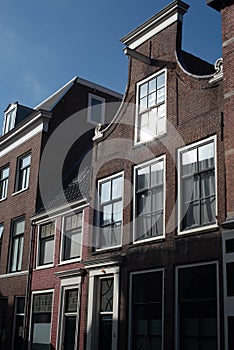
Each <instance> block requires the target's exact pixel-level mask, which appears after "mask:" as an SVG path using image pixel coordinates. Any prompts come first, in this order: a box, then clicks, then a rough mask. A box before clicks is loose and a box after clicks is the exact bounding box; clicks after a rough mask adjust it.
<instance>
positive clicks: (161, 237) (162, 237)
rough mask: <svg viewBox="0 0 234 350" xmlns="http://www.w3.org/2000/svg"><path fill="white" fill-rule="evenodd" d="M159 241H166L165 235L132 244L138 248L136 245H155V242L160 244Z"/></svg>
mask: <svg viewBox="0 0 234 350" xmlns="http://www.w3.org/2000/svg"><path fill="white" fill-rule="evenodd" d="M158 241H165V235H161V236H157V237H152V238H145V239H141V240H139V241H133V242H132V244H133V246H136V245H142V244H147V243H153V242H158Z"/></svg>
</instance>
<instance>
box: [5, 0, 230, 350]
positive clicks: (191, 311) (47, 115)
mask: <svg viewBox="0 0 234 350" xmlns="http://www.w3.org/2000/svg"><path fill="white" fill-rule="evenodd" d="M207 4H208V5H209V6H211V7H212V8H213V9H215V10H217V11H220V12H221V15H222V26H223V27H222V35H223V57H222V59H219V60H217V62H216V63H215V66H214V67H213V66H212V65H211V64H209V63H207V62H205V61H203V60H201V59H200V58H198V57H195V56H193V55H191V54H190V53H188V52H185V51H184V50H182V29H183V28H182V26H183V16H184V15H185V14H186V12H187V11H188V9H189V6H188V5H187V4H186V3H184V2H183V1H181V0H175V1H173V2H172V3H170V4H169V5H168V6H167V7H165V8H164V9H162V10H161V11H160V12H159V13H157V14H155V15H154V16H153V17H151V18H150V19H149V20H147V21H146V22H145V23H143V24H142V25H140V26H139V27H138V28H136V29H134V30H133V31H132V32H130V33H129V34H127V35H126V36H125V37H124V38H123V39H122V40H121V41H122V43H123V44H124V46H125V49H124V53H125V54H126V55H127V56H128V64H129V68H128V82H127V88H126V92H125V95H124V98H123V101H122V103H121V106H120V107H119V106H118V103H117V104H116V102H119V101H120V96H119V95H118V94H116V93H113V92H111V91H110V90H107V89H103V88H102V87H98V86H95V87H94V85H93V84H92V83H89V82H85V81H83V80H82V81H81V80H79V78H75V79H74V80H72V81H71V82H69V83H68V84H67V85H66V86H65V87H63V88H62V89H60V90H59V91H58V92H57V93H56V94H54V95H52V96H51V97H50V98H49V99H48V100H46V101H44V102H43V103H42V104H40V105H39V106H37V108H36V109H35V110H34V111H31V112H30V111H27V110H25V113H26V112H30V113H31V114H30V113H29V117H27V118H28V119H27V118H26V119H24V120H23V121H22V120H20V119H19V124H18V126H16V127H15V128H13V129H12V130H11V119H9V120H8V121H7V122H6V123H5V126H4V128H5V129H6V130H7V129H8V131H9V133H6V135H4V136H2V138H1V140H0V142H1V144H0V147H1V148H0V152H3V153H1V155H3V156H2V157H1V168H0V170H1V178H0V180H1V183H2V184H3V185H4V186H3V185H2V187H0V188H1V194H2V195H3V197H1V199H2V200H1V201H0V237H1V232H3V227H4V233H3V235H2V250H1V251H2V254H1V264H0V268H1V270H0V271H1V275H0V282H1V283H0V303H1V308H0V310H2V311H0V331H1V333H0V340H1V343H0V349H4V350H5V349H10V348H12V349H20V346H21V343H20V340H23V338H24V339H25V340H26V341H25V342H24V344H23V342H22V348H23V346H24V347H25V348H26V347H28V348H29V349H35V350H37V349H43V350H45V349H57V350H60V349H63V350H66V349H69V350H71V349H74V350H75V349H79V350H110V349H112V350H117V349H128V350H130V349H132V350H139V349H144V350H149V349H166V350H172V349H176V350H190V349H196V350H201V349H204V348H207V349H216V350H221V349H225V350H231V349H232V348H233V346H234V337H233V332H232V328H233V325H234V308H233V297H234V284H233V282H232V280H233V278H232V276H233V269H234V244H233V242H234V241H233V229H234V224H233V218H234V197H233V192H232V182H233V174H234V172H233V164H234V163H233V159H232V158H233V137H232V130H233V120H232V117H233V112H234V111H233V98H234V97H233V96H234V93H233V91H234V89H233V73H232V72H233V67H232V66H233V63H232V61H233V60H232V58H233V45H234V41H233V31H234V27H233V18H234V16H233V11H234V2H233V0H227V1H224V0H207ZM204 6H205V4H204ZM211 11H213V10H212V9H211ZM78 96H79V97H80V98H78ZM103 102H106V104H105V112H106V116H108V117H109V119H108V120H106V119H103V118H102V116H103V112H104V109H102V108H101V109H100V106H102V107H103V105H104V104H103ZM90 103H91V104H90ZM97 105H98V106H99V107H98V109H97V110H96V111H97V114H96V113H94V114H93V113H92V110H91V109H88V110H86V111H85V112H82V111H83V110H84V108H86V107H87V106H93V107H94V106H97ZM11 108H13V107H12V106H9V108H8V110H7V111H11ZM93 110H95V108H94V109H93ZM113 116H114V118H113ZM29 121H32V122H31V124H30V123H29ZM66 121H68V123H66ZM87 122H88V123H87ZM90 122H93V124H91V125H94V124H96V125H97V123H100V124H105V125H102V126H101V125H100V124H99V125H97V126H96V129H95V134H94V129H93V127H90V126H89V123H90ZM27 123H29V125H28V124H27ZM33 123H35V128H37V130H39V129H38V128H39V125H40V127H41V129H40V131H39V132H38V133H37V134H34V133H33V132H32V130H34V129H33V126H34V124H33ZM17 128H18V129H17ZM20 128H22V129H20ZM27 128H31V129H29V130H28V129H27ZM17 130H19V132H17ZM21 130H22V131H21ZM27 130H28V134H29V135H31V137H30V138H28V139H27V140H26V141H24V142H21V143H22V144H19V141H16V140H15V138H17V137H19V136H18V135H22V134H21V132H22V133H23V135H25V134H27V133H26V131H27ZM43 130H44V131H43ZM30 132H31V133H30ZM93 135H94V136H93ZM19 139H21V140H22V137H19ZM23 140H24V139H23ZM61 140H62V142H61ZM11 145H15V146H14V147H13V146H11ZM5 150H8V153H6V151H5ZM29 151H30V152H31V153H30V154H31V158H30V160H31V168H30V180H29V184H28V187H27V188H29V189H28V190H27V191H24V190H26V188H24V189H22V193H21V191H16V193H13V192H14V191H15V190H14V189H13V188H14V186H15V185H14V181H15V180H14V179H15V178H16V179H17V176H16V175H15V174H13V171H12V170H11V169H17V170H18V171H19V170H20V165H18V166H16V164H15V162H16V159H21V158H19V157H22V155H23V156H27V155H28V154H29V153H28V152H29ZM5 153H6V154H5ZM90 157H92V159H91V158H90ZM23 159H24V158H23ZM24 160H25V163H26V165H27V164H28V162H29V159H28V158H26V159H24ZM18 162H19V161H18ZM39 162H40V164H41V167H40V169H39ZM9 164H10V175H9V176H8V174H9V172H8V171H7V169H8V165H9ZM19 164H21V163H19ZM23 169H24V167H23ZM26 169H27V166H26ZM26 174H27V172H26ZM32 174H33V175H32ZM38 175H39V176H38ZM8 177H9V181H8ZM32 179H37V180H36V181H32ZM30 181H31V182H30ZM18 182H19V180H16V185H17V184H18ZM6 184H8V193H7V196H6V191H5V190H4V188H6ZM38 189H39V190H38ZM4 191H5V192H4ZM18 192H19V193H18ZM11 194H13V195H11ZM27 195H28V197H26V196H27ZM20 196H21V197H22V198H21V197H20ZM22 218H25V228H24V236H23V235H22V227H23V226H22V225H24V224H23V223H24V221H22ZM15 219H17V220H15ZM17 224H18V225H17ZM30 227H31V228H30ZM30 231H31V233H30ZM10 237H11V239H10ZM21 237H24V250H23V255H22V254H21V255H22V266H21V265H20V264H19V263H18V264H17V261H18V260H19V257H20V256H21V255H20V253H18V254H16V255H15V253H14V249H13V248H12V247H15V246H16V242H17V247H18V248H17V249H18V250H17V251H19V252H20V247H21V246H22V239H21ZM9 242H11V243H10V244H9ZM29 245H30V247H29ZM12 255H13V258H12ZM14 256H15V258H14ZM17 259H18V260H17ZM12 266H14V269H15V266H16V267H17V268H18V270H17V271H12ZM22 297H25V298H22ZM23 303H25V307H23ZM13 309H14V311H13ZM6 325H8V328H7V327H6ZM4 327H5V328H4ZM17 327H18V328H17ZM20 327H21V328H20ZM16 330H17V331H16ZM14 334H15V336H14ZM16 334H17V336H16ZM5 335H8V337H6V336H5ZM20 336H21V338H20ZM5 339H8V340H5ZM9 339H12V343H11V344H10V340H9ZM4 342H5V343H4ZM17 342H19V343H17ZM4 346H5V347H4Z"/></svg>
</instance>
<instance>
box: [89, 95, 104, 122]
mask: <svg viewBox="0 0 234 350" xmlns="http://www.w3.org/2000/svg"><path fill="white" fill-rule="evenodd" d="M88 122H90V123H93V124H99V123H101V124H104V123H105V99H104V98H102V97H100V96H96V95H93V94H89V108H88Z"/></svg>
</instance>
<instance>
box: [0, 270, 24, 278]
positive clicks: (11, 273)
mask: <svg viewBox="0 0 234 350" xmlns="http://www.w3.org/2000/svg"><path fill="white" fill-rule="evenodd" d="M27 274H28V270H24V271H19V272H8V273H5V274H4V275H0V279H4V278H7V279H9V278H11V277H17V276H20V275H27Z"/></svg>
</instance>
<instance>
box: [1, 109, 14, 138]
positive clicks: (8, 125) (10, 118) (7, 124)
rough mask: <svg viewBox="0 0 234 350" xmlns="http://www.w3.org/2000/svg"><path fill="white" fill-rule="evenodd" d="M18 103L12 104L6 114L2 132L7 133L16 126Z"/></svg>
mask: <svg viewBox="0 0 234 350" xmlns="http://www.w3.org/2000/svg"><path fill="white" fill-rule="evenodd" d="M16 109H17V104H12V105H11V106H10V107H9V109H8V110H6V111H5V114H4V123H3V129H2V134H3V135H5V134H7V133H8V132H9V131H11V130H12V129H13V128H14V127H15V119H16Z"/></svg>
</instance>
